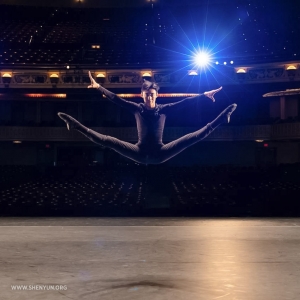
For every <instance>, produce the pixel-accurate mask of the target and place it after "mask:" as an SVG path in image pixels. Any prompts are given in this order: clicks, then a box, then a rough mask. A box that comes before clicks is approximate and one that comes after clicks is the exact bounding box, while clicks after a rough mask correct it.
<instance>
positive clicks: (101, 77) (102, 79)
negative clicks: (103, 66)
mask: <svg viewBox="0 0 300 300" xmlns="http://www.w3.org/2000/svg"><path fill="white" fill-rule="evenodd" d="M96 82H97V83H99V84H103V83H104V82H105V74H103V73H99V74H97V75H96Z"/></svg>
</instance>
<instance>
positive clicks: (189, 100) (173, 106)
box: [163, 87, 222, 112]
mask: <svg viewBox="0 0 300 300" xmlns="http://www.w3.org/2000/svg"><path fill="white" fill-rule="evenodd" d="M221 89H222V87H219V88H218V89H216V90H211V91H208V92H205V93H203V94H199V95H197V96H193V97H188V98H185V99H183V100H181V101H178V102H174V103H169V104H165V105H163V108H164V110H165V111H166V112H169V111H171V110H172V111H173V110H177V109H181V108H183V107H184V106H186V105H187V104H189V103H192V102H194V101H195V100H196V99H198V98H200V97H203V96H205V97H208V98H209V99H211V100H212V101H213V102H215V101H216V100H215V98H214V96H215V93H217V92H219V91H220V90H221Z"/></svg>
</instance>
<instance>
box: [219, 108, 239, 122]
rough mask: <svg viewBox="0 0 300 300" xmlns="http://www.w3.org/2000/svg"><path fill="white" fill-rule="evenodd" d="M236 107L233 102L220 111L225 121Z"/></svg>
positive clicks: (227, 120)
mask: <svg viewBox="0 0 300 300" xmlns="http://www.w3.org/2000/svg"><path fill="white" fill-rule="evenodd" d="M236 107H237V105H236V104H235V103H234V104H231V105H229V106H228V107H227V108H226V109H225V110H224V111H223V112H222V113H221V114H224V117H225V123H229V122H230V116H231V114H232V113H233V112H234V111H235V109H236Z"/></svg>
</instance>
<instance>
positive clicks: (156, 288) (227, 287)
mask: <svg viewBox="0 0 300 300" xmlns="http://www.w3.org/2000/svg"><path fill="white" fill-rule="evenodd" d="M0 253H1V256H0V291H1V296H0V298H1V299H3V300H4V299H10V300H12V299H22V300H23V299H30V300H34V299H43V300H48V299H51V300H52V299H53V300H54V299H55V300H59V299H81V300H84V299H88V300H93V299H97V300H99V299H101V300H104V299H122V300H126V299H130V300H131V299H143V300H147V299H150V300H154V299H185V300H186V299H193V300H197V299H203V300H204V299H205V300H208V299H221V300H225V299H226V300H227V299H237V300H245V299H255V300H259V299H262V300H266V299H272V300H274V299H278V300H283V299H284V300H287V299H299V295H300V281H299V278H300V219H277V218H276V219H275V218H274V219H248V218H247V219H245V218H244V219H242V218H218V219H217V218H214V219H204V218H201V219H200V218H199V219H197V218H128V219H126V218H124V219H121V218H115V219H112V218H107V219H106V218H0ZM26 288H27V290H13V289H26Z"/></svg>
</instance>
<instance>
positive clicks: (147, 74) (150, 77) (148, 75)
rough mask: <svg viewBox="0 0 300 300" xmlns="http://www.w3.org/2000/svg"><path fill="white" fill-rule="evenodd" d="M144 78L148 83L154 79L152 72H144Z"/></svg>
mask: <svg viewBox="0 0 300 300" xmlns="http://www.w3.org/2000/svg"><path fill="white" fill-rule="evenodd" d="M142 78H143V79H145V80H148V81H151V79H152V72H151V71H144V72H142Z"/></svg>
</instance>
